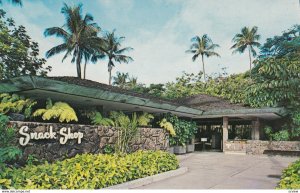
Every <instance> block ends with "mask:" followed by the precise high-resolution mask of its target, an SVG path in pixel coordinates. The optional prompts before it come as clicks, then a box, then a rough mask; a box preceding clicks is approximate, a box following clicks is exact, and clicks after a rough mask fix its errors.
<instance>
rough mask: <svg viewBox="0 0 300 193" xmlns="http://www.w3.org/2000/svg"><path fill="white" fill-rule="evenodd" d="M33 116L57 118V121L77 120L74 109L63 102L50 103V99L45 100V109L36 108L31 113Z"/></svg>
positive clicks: (47, 118)
mask: <svg viewBox="0 0 300 193" xmlns="http://www.w3.org/2000/svg"><path fill="white" fill-rule="evenodd" d="M33 116H34V117H38V116H42V119H43V120H50V119H57V118H58V120H59V122H67V123H68V122H70V121H78V118H77V116H76V112H75V111H74V109H73V108H72V107H71V106H70V105H68V104H67V103H64V102H56V103H54V105H53V103H52V100H51V99H48V100H47V102H46V109H37V110H36V111H35V112H34V113H33Z"/></svg>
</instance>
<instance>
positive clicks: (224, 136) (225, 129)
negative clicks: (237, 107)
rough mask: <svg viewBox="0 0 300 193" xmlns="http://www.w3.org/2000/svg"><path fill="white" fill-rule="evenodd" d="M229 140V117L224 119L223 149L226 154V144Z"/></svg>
mask: <svg viewBox="0 0 300 193" xmlns="http://www.w3.org/2000/svg"><path fill="white" fill-rule="evenodd" d="M227 140H228V117H223V143H222V149H223V152H224V149H225V142H226V141H227Z"/></svg>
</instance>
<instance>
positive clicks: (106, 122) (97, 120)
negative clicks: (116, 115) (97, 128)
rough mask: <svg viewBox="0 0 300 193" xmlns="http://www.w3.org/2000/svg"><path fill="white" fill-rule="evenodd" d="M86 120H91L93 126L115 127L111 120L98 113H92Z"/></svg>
mask: <svg viewBox="0 0 300 193" xmlns="http://www.w3.org/2000/svg"><path fill="white" fill-rule="evenodd" d="M88 118H90V119H91V123H92V124H93V125H102V126H114V125H115V123H114V121H113V120H111V119H109V118H105V117H103V116H102V115H101V113H100V112H92V113H91V114H90V115H88Z"/></svg>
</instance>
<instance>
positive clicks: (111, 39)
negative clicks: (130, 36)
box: [102, 30, 133, 85]
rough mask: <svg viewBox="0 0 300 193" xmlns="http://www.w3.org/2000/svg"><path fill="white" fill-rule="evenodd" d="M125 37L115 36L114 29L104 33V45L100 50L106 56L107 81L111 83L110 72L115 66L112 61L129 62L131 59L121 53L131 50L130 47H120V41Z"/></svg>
mask: <svg viewBox="0 0 300 193" xmlns="http://www.w3.org/2000/svg"><path fill="white" fill-rule="evenodd" d="M124 38H125V37H116V36H115V30H113V32H112V33H110V32H107V33H106V34H105V35H104V40H105V45H104V46H103V47H102V51H103V52H104V54H105V56H106V57H107V58H108V65H107V67H108V72H109V80H108V83H109V85H111V79H112V77H111V72H112V69H113V67H114V66H115V64H114V62H118V63H122V62H124V63H129V62H131V61H133V59H132V58H131V57H130V56H126V55H124V54H123V53H124V52H127V51H130V50H133V48H131V47H125V48H122V46H121V42H122V41H123V40H124Z"/></svg>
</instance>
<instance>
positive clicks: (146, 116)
mask: <svg viewBox="0 0 300 193" xmlns="http://www.w3.org/2000/svg"><path fill="white" fill-rule="evenodd" d="M152 119H154V116H153V115H152V114H150V113H147V112H143V114H141V115H139V116H138V120H137V121H138V125H139V126H141V127H143V126H144V127H147V126H149V123H150V122H151V120H152Z"/></svg>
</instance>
